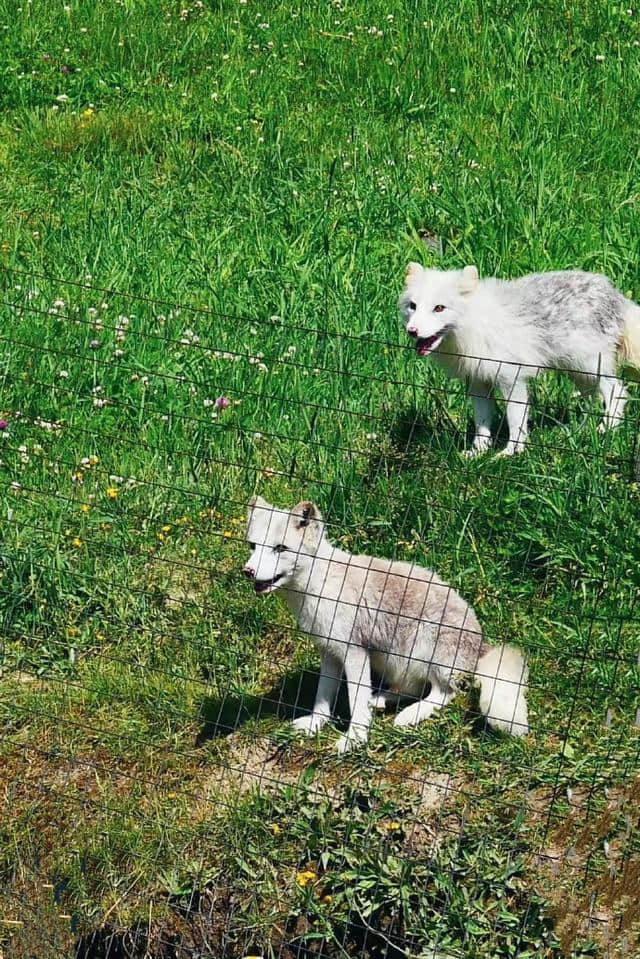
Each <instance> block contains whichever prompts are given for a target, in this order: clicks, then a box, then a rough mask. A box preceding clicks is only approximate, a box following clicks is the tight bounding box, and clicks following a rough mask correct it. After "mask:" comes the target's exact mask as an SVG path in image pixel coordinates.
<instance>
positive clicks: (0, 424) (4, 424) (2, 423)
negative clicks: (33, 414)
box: [0, 420, 9, 430]
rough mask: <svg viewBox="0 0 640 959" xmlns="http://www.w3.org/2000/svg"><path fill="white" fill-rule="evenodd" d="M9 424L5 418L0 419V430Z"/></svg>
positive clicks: (7, 427) (6, 427)
mask: <svg viewBox="0 0 640 959" xmlns="http://www.w3.org/2000/svg"><path fill="white" fill-rule="evenodd" d="M8 429H9V424H8V422H7V420H0V430H8Z"/></svg>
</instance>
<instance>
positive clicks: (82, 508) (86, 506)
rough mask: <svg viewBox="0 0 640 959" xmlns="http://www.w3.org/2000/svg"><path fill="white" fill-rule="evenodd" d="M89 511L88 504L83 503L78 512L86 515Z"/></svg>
mask: <svg viewBox="0 0 640 959" xmlns="http://www.w3.org/2000/svg"><path fill="white" fill-rule="evenodd" d="M90 509H91V507H90V506H89V504H88V503H83V504H82V506H81V507H80V512H81V513H88V512H89V510H90Z"/></svg>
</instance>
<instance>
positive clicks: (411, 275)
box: [405, 262, 424, 283]
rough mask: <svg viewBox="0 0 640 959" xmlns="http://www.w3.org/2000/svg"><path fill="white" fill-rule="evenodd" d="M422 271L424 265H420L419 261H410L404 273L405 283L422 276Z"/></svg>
mask: <svg viewBox="0 0 640 959" xmlns="http://www.w3.org/2000/svg"><path fill="white" fill-rule="evenodd" d="M423 272H424V267H422V266H420V264H419V263H414V262H411V263H410V264H409V266H408V267H407V272H406V274H405V280H406V281H407V283H411V282H412V281H414V280H417V279H418V278H419V277H421V276H422V274H423Z"/></svg>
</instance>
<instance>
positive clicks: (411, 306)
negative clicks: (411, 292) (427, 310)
mask: <svg viewBox="0 0 640 959" xmlns="http://www.w3.org/2000/svg"><path fill="white" fill-rule="evenodd" d="M407 306H408V307H409V309H410V310H412V311H413V310H415V309H416V303H415V301H414V300H409V302H408V303H407Z"/></svg>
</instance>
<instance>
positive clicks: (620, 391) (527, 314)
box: [400, 263, 640, 455]
mask: <svg viewBox="0 0 640 959" xmlns="http://www.w3.org/2000/svg"><path fill="white" fill-rule="evenodd" d="M400 309H401V311H402V313H403V314H404V317H405V319H406V330H407V333H408V334H409V336H412V337H414V338H415V340H416V350H417V352H418V355H419V356H431V357H432V358H433V359H434V360H435V361H436V362H437V363H438V364H439V366H441V367H442V368H443V369H444V370H445V371H446V372H447V373H448V375H449V376H452V377H457V378H459V379H463V380H466V381H467V382H468V384H469V392H470V394H471V399H472V401H473V410H474V418H475V426H476V429H475V438H474V440H473V447H472V449H471V450H469V453H481V452H483V451H484V450H486V449H488V448H489V447H490V446H491V426H492V423H493V420H494V418H495V402H494V399H493V391H494V389H495V388H496V387H498V388H499V389H500V391H501V393H502V395H503V396H504V398H505V400H506V405H507V423H508V426H509V442H508V444H507V447H506V449H505V450H504V451H503V452H504V453H505V454H507V455H509V454H511V453H516V452H519V451H520V450H522V449H523V448H524V443H525V440H526V437H527V407H528V392H527V383H528V381H529V380H530V379H531V378H532V377H534V376H536V375H537V374H538V373H539V372H540V371H541V370H544V369H561V370H564V371H565V372H567V373H569V374H570V375H571V376H572V377H573V379H574V381H575V382H576V384H577V386H578V387H579V389H580V390H581V391H582V392H583V393H587V392H591V391H593V390H595V389H596V388H599V390H600V394H601V396H602V399H603V401H604V407H605V416H604V423H603V424H602V428H607V427H610V426H614V425H616V424H617V423H619V422H620V420H621V418H622V414H623V411H624V406H625V402H626V398H627V391H626V389H625V386H624V383H623V382H622V380H620V379H619V378H618V377H617V375H616V371H617V367H618V366H619V365H627V366H630V367H634V368H636V369H640V307H638V306H637V305H636V304H635V303H634V302H632V301H631V300H628V299H627V298H626V297H625V296H623V295H622V293H620V292H619V291H618V290H616V288H615V287H614V286H613V285H612V284H611V282H610V281H609V280H608V279H607V278H606V277H605V276H600V275H599V274H596V273H582V272H579V271H566V272H557V273H533V274H531V275H530V276H523V277H521V278H520V279H517V280H497V279H486V280H480V279H479V278H478V271H477V269H476V267H475V266H466V267H465V268H464V269H463V270H448V271H443V270H431V269H425V267H423V266H420V264H419V263H410V264H409V266H408V268H407V275H406V281H405V288H404V290H403V292H402V294H401V296H400Z"/></svg>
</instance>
